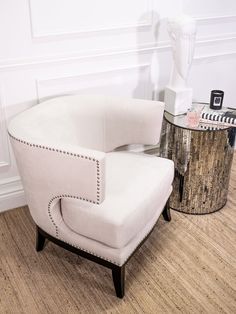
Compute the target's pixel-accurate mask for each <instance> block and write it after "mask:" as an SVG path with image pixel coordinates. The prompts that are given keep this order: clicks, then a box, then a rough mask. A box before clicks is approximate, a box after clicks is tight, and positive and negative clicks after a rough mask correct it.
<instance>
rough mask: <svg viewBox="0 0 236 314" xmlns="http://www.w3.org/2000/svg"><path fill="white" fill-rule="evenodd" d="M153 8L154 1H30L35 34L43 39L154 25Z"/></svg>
mask: <svg viewBox="0 0 236 314" xmlns="http://www.w3.org/2000/svg"><path fill="white" fill-rule="evenodd" d="M151 5H152V0H141V1H140V0H138V1H135V0H129V1H127V0H119V1H117V0H99V1H94V0H86V1H84V0H50V1H48V0H40V1H38V0H30V7H31V20H32V32H33V36H34V37H43V36H50V35H62V34H71V33H83V32H91V31H92V32H93V31H102V30H112V29H119V28H124V27H125V28H126V27H137V26H143V25H151V22H152V14H151V11H150V10H151ZM144 12H149V15H147V14H145V15H144Z"/></svg>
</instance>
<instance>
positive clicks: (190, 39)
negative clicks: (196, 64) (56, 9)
mask: <svg viewBox="0 0 236 314" xmlns="http://www.w3.org/2000/svg"><path fill="white" fill-rule="evenodd" d="M167 25H168V32H169V35H170V38H171V44H172V52H173V59H174V67H173V71H172V74H171V78H170V83H169V85H167V86H166V89H165V104H166V107H165V110H166V111H168V112H169V113H171V114H173V115H179V114H183V113H186V112H187V111H188V109H189V108H190V107H191V105H192V88H188V87H187V78H188V73H189V70H190V67H191V64H192V60H193V54H194V45H195V38H196V22H195V20H194V19H193V18H191V17H189V16H186V15H182V16H178V17H175V18H169V19H168V21H167Z"/></svg>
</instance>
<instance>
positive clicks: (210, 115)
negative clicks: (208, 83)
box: [200, 105, 236, 127]
mask: <svg viewBox="0 0 236 314" xmlns="http://www.w3.org/2000/svg"><path fill="white" fill-rule="evenodd" d="M200 121H201V122H205V123H214V124H225V125H229V126H235V127H236V110H234V109H229V108H222V109H221V110H212V109H210V108H209V106H208V105H205V106H204V108H203V110H202V112H201V118H200Z"/></svg>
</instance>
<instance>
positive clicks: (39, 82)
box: [35, 63, 151, 103]
mask: <svg viewBox="0 0 236 314" xmlns="http://www.w3.org/2000/svg"><path fill="white" fill-rule="evenodd" d="M142 68H147V69H149V71H150V68H151V64H150V63H142V64H138V65H132V66H129V67H120V68H111V69H108V70H102V71H95V72H93V71H92V72H86V73H81V74H78V75H69V76H56V77H51V78H44V79H39V78H38V79H36V80H35V82H36V94H37V103H39V102H40V100H41V99H42V97H40V87H39V86H40V84H42V85H43V84H45V83H46V84H47V83H50V82H53V81H54V82H55V84H56V82H59V81H61V80H67V79H69V80H70V79H79V78H81V77H86V76H92V77H94V76H96V75H103V74H109V73H116V72H120V71H121V72H122V71H129V70H133V69H142ZM148 77H149V78H150V72H149V75H148ZM148 84H150V82H149V81H148V80H147V85H146V88H147V86H148ZM76 91H79V88H77V89H76ZM62 92H63V91H62ZM72 92H75V90H70V91H69V93H72ZM67 94H68V92H67ZM145 94H146V97H148V93H147V90H146V91H145ZM60 95H61V94H60ZM56 96H57V95H53V97H56Z"/></svg>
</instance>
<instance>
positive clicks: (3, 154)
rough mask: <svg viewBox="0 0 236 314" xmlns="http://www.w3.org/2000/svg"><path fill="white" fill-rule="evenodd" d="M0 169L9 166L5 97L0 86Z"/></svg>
mask: <svg viewBox="0 0 236 314" xmlns="http://www.w3.org/2000/svg"><path fill="white" fill-rule="evenodd" d="M0 147H1V150H0V169H1V168H5V167H9V166H10V152H9V146H8V135H7V126H6V115H5V97H4V93H3V86H2V85H0Z"/></svg>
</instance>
